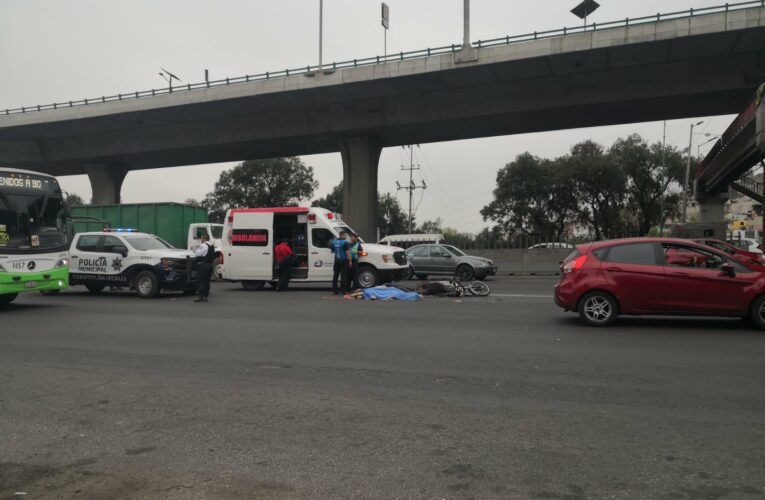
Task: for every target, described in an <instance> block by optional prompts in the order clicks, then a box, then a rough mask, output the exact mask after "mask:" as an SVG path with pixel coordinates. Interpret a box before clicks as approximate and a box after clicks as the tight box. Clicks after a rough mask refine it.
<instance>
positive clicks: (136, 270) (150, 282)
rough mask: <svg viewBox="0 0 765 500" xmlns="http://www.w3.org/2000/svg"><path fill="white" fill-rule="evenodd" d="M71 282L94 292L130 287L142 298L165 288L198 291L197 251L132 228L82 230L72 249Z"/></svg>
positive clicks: (188, 291)
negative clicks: (107, 288)
mask: <svg viewBox="0 0 765 500" xmlns="http://www.w3.org/2000/svg"><path fill="white" fill-rule="evenodd" d="M69 257H70V267H69V284H70V285H72V286H73V285H85V287H86V288H87V289H88V290H89V291H90V292H92V293H99V292H101V291H102V290H103V289H104V288H106V287H107V286H109V287H127V288H130V289H132V290H135V293H136V294H137V295H138V296H139V297H141V298H152V297H156V296H157V295H159V293H160V292H161V291H162V290H175V291H182V292H184V293H186V294H192V293H194V291H195V289H196V282H195V280H194V278H195V272H194V268H195V267H196V264H195V262H194V254H193V253H191V252H189V251H187V250H180V249H177V248H173V247H172V245H170V244H169V243H167V242H166V241H165V240H163V239H162V238H160V237H158V236H155V235H153V234H148V233H139V232H137V231H135V230H132V229H105V230H104V231H103V232H90V233H78V234H76V235H75V236H74V239H73V240H72V245H71V247H70V249H69Z"/></svg>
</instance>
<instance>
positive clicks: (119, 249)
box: [112, 247, 128, 257]
mask: <svg viewBox="0 0 765 500" xmlns="http://www.w3.org/2000/svg"><path fill="white" fill-rule="evenodd" d="M112 251H113V252H114V253H118V254H120V255H122V256H123V257H127V256H128V251H127V248H125V247H114V248H113V249H112Z"/></svg>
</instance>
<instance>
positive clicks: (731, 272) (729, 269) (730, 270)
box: [720, 262, 736, 278]
mask: <svg viewBox="0 0 765 500" xmlns="http://www.w3.org/2000/svg"><path fill="white" fill-rule="evenodd" d="M720 271H722V272H724V273H725V274H727V275H728V276H730V277H731V278H735V277H736V268H735V267H733V264H730V263H727V262H726V263H725V264H723V265H722V266H720Z"/></svg>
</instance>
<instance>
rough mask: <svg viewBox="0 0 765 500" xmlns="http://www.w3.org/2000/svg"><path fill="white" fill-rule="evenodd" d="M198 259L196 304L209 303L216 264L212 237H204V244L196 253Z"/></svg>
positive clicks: (204, 235) (205, 235) (206, 235)
mask: <svg viewBox="0 0 765 500" xmlns="http://www.w3.org/2000/svg"><path fill="white" fill-rule="evenodd" d="M194 255H195V256H196V258H197V294H198V295H199V297H197V299H196V300H195V301H194V302H207V298H208V297H209V296H210V280H211V279H212V273H213V262H215V246H214V245H213V244H212V243H210V235H208V234H203V235H202V244H201V245H199V247H198V248H197V249H196V251H195V252H194Z"/></svg>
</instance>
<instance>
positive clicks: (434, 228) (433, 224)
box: [416, 217, 444, 234]
mask: <svg viewBox="0 0 765 500" xmlns="http://www.w3.org/2000/svg"><path fill="white" fill-rule="evenodd" d="M443 230H444V220H443V219H442V218H440V217H439V218H437V219H436V220H426V221H425V222H423V223H422V225H421V226H420V227H418V228H417V229H416V232H417V233H420V234H438V233H441V232H442V231H443Z"/></svg>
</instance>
